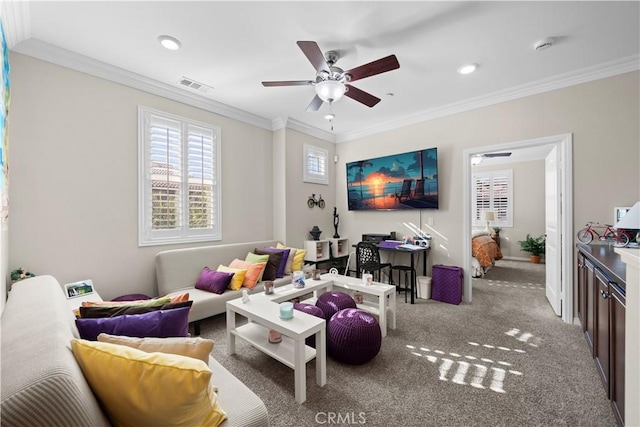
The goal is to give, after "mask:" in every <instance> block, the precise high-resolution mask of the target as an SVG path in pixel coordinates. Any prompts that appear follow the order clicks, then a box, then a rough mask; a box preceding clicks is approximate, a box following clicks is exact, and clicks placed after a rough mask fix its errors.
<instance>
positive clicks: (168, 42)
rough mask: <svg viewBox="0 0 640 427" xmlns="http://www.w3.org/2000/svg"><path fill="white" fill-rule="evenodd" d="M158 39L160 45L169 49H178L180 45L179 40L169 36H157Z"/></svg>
mask: <svg viewBox="0 0 640 427" xmlns="http://www.w3.org/2000/svg"><path fill="white" fill-rule="evenodd" d="M158 41H159V42H160V44H161V45H162V47H164V48H165V49H169V50H178V49H180V46H182V43H180V40H178V39H177V38H175V37H171V36H158Z"/></svg>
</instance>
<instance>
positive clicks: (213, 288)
mask: <svg viewBox="0 0 640 427" xmlns="http://www.w3.org/2000/svg"><path fill="white" fill-rule="evenodd" d="M232 277H233V273H226V272H223V271H213V270H210V269H209V267H205V268H203V269H202V272H201V273H200V276H199V277H198V281H197V282H196V289H201V290H203V291H207V292H214V293H216V294H223V293H224V291H225V290H226V289H227V287H228V286H229V283H230V282H231V278H232Z"/></svg>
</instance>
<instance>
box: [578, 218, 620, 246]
mask: <svg viewBox="0 0 640 427" xmlns="http://www.w3.org/2000/svg"><path fill="white" fill-rule="evenodd" d="M596 228H604V233H602V234H600V233H598V231H597V230H596ZM595 236H598V240H606V241H608V242H610V243H611V244H613V246H615V247H616V248H624V247H625V246H627V245H628V244H629V240H631V237H630V236H629V234H628V233H627V232H626V231H624V230H618V229H616V228H613V226H611V225H609V224H600V223H598V222H588V223H587V225H586V226H585V227H584V228H583V229H582V230H580V231H578V235H577V237H578V241H579V242H580V243H584V244H585V245H588V244H589V243H591V242H592V241H593V238H594V237H595Z"/></svg>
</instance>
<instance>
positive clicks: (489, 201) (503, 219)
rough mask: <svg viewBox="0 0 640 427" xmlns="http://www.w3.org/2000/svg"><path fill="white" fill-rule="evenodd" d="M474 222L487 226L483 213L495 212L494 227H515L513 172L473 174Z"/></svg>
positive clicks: (472, 210) (492, 222)
mask: <svg viewBox="0 0 640 427" xmlns="http://www.w3.org/2000/svg"><path fill="white" fill-rule="evenodd" d="M472 185H473V188H472V195H471V197H472V208H471V214H472V215H473V217H472V221H473V225H474V226H485V225H486V224H487V223H486V221H485V220H484V218H483V212H493V213H494V214H495V220H493V221H491V226H493V227H513V171H512V170H511V169H509V170H502V171H488V172H476V173H474V174H473V184H472Z"/></svg>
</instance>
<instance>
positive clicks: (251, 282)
mask: <svg viewBox="0 0 640 427" xmlns="http://www.w3.org/2000/svg"><path fill="white" fill-rule="evenodd" d="M266 266H267V263H266V262H249V261H243V260H241V259H238V258H236V259H234V260H233V261H231V264H229V267H230V268H240V269H246V270H247V274H245V276H244V281H243V282H242V286H244V287H245V288H248V289H253V288H255V287H256V284H257V283H258V280H260V278H261V277H262V273H263V272H264V269H265V267H266Z"/></svg>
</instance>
